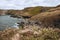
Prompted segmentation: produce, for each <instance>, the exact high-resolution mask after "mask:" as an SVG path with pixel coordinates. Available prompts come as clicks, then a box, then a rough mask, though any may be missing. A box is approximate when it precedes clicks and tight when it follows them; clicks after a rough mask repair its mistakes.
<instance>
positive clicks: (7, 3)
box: [0, 0, 60, 9]
mask: <svg viewBox="0 0 60 40" xmlns="http://www.w3.org/2000/svg"><path fill="white" fill-rule="evenodd" d="M58 4H60V0H0V9H23V8H25V7H31V6H56V5H58Z"/></svg>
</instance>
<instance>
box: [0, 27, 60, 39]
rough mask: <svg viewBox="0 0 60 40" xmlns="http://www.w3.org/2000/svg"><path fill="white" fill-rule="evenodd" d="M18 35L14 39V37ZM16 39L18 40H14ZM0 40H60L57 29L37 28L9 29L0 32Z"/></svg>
mask: <svg viewBox="0 0 60 40" xmlns="http://www.w3.org/2000/svg"><path fill="white" fill-rule="evenodd" d="M17 33H18V35H19V36H17V37H15V38H14V35H17ZM16 38H18V39H16ZM0 40H60V29H58V28H50V27H49V28H40V29H39V28H38V27H35V26H33V27H31V28H29V29H26V28H25V29H21V30H18V29H9V30H5V31H3V32H0Z"/></svg>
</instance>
